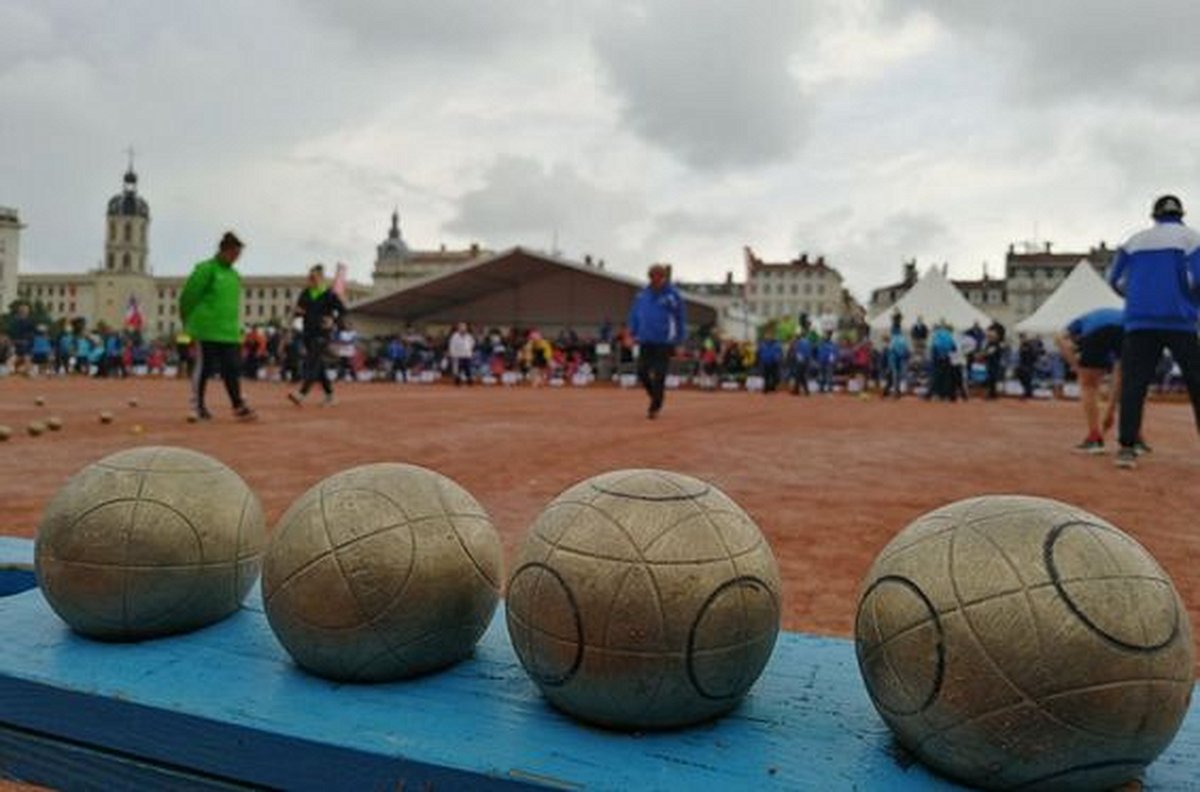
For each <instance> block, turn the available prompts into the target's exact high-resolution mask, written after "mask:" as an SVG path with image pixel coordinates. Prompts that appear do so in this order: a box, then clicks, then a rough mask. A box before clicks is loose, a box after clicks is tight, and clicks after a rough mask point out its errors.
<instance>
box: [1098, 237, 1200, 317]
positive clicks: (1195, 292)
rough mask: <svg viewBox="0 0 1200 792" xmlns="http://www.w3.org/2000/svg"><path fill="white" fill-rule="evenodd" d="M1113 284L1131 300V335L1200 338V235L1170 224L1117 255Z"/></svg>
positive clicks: (1127, 311)
mask: <svg viewBox="0 0 1200 792" xmlns="http://www.w3.org/2000/svg"><path fill="white" fill-rule="evenodd" d="M1108 282H1109V283H1110V284H1112V286H1113V288H1115V289H1116V290H1117V291H1118V292H1120V293H1121V294H1123V295H1125V330H1126V331H1129V330H1176V331H1179V330H1182V331H1189V332H1195V330H1196V321H1197V304H1198V303H1200V234H1198V233H1197V232H1195V231H1193V230H1192V229H1191V228H1188V227H1187V226H1185V225H1184V224H1183V223H1181V222H1179V221H1177V220H1173V219H1165V220H1160V221H1158V222H1156V223H1155V224H1154V225H1153V226H1151V227H1150V228H1147V229H1146V230H1145V231H1140V232H1138V233H1136V234H1134V235H1133V236H1132V237H1130V238H1129V240H1128V241H1127V242H1125V244H1123V245H1121V247H1120V248H1118V249H1117V256H1116V258H1115V259H1114V261H1113V267H1112V272H1110V273H1109V276H1108Z"/></svg>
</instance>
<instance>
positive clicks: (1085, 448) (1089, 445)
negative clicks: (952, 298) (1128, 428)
mask: <svg viewBox="0 0 1200 792" xmlns="http://www.w3.org/2000/svg"><path fill="white" fill-rule="evenodd" d="M1075 450H1076V451H1078V452H1080V453H1081V454H1103V453H1104V441H1103V440H1095V439H1092V438H1088V439H1087V440H1084V441H1083V442H1082V443H1080V444H1079V445H1077V446H1075Z"/></svg>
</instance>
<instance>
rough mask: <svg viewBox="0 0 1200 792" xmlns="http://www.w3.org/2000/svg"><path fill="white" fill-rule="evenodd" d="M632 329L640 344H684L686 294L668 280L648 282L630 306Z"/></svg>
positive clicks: (630, 330)
mask: <svg viewBox="0 0 1200 792" xmlns="http://www.w3.org/2000/svg"><path fill="white" fill-rule="evenodd" d="M628 324H629V332H631V333H633V337H634V338H635V339H637V341H638V343H641V344H681V343H683V340H684V334H685V332H686V328H687V321H686V316H685V314H684V310H683V297H682V296H681V295H680V294H679V292H678V291H677V290H676V289H675V287H674V286H672V285H671V284H669V283H664V284H663V286H662V288H661V289H659V290H658V291H655V290H654V289H652V288H650V287H649V286H647V287H646V288H644V289H642V290H641V291H640V292H638V295H637V297H635V298H634V299H633V305H632V306H630V308H629V321H628Z"/></svg>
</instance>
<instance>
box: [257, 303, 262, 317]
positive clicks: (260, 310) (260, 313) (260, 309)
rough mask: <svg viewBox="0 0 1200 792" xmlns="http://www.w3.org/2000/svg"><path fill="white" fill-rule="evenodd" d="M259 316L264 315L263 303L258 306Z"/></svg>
mask: <svg viewBox="0 0 1200 792" xmlns="http://www.w3.org/2000/svg"><path fill="white" fill-rule="evenodd" d="M258 315H259V316H262V315H263V305H262V303H259V304H258Z"/></svg>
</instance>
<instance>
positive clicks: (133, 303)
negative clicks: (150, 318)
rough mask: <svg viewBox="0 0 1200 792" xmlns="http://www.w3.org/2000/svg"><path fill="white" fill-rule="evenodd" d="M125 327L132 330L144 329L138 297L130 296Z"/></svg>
mask: <svg viewBox="0 0 1200 792" xmlns="http://www.w3.org/2000/svg"><path fill="white" fill-rule="evenodd" d="M125 327H127V328H128V329H130V330H141V329H142V312H141V310H140V309H139V308H138V303H137V297H134V296H133V295H132V294H131V295H129V305H127V306H126V308H125Z"/></svg>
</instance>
